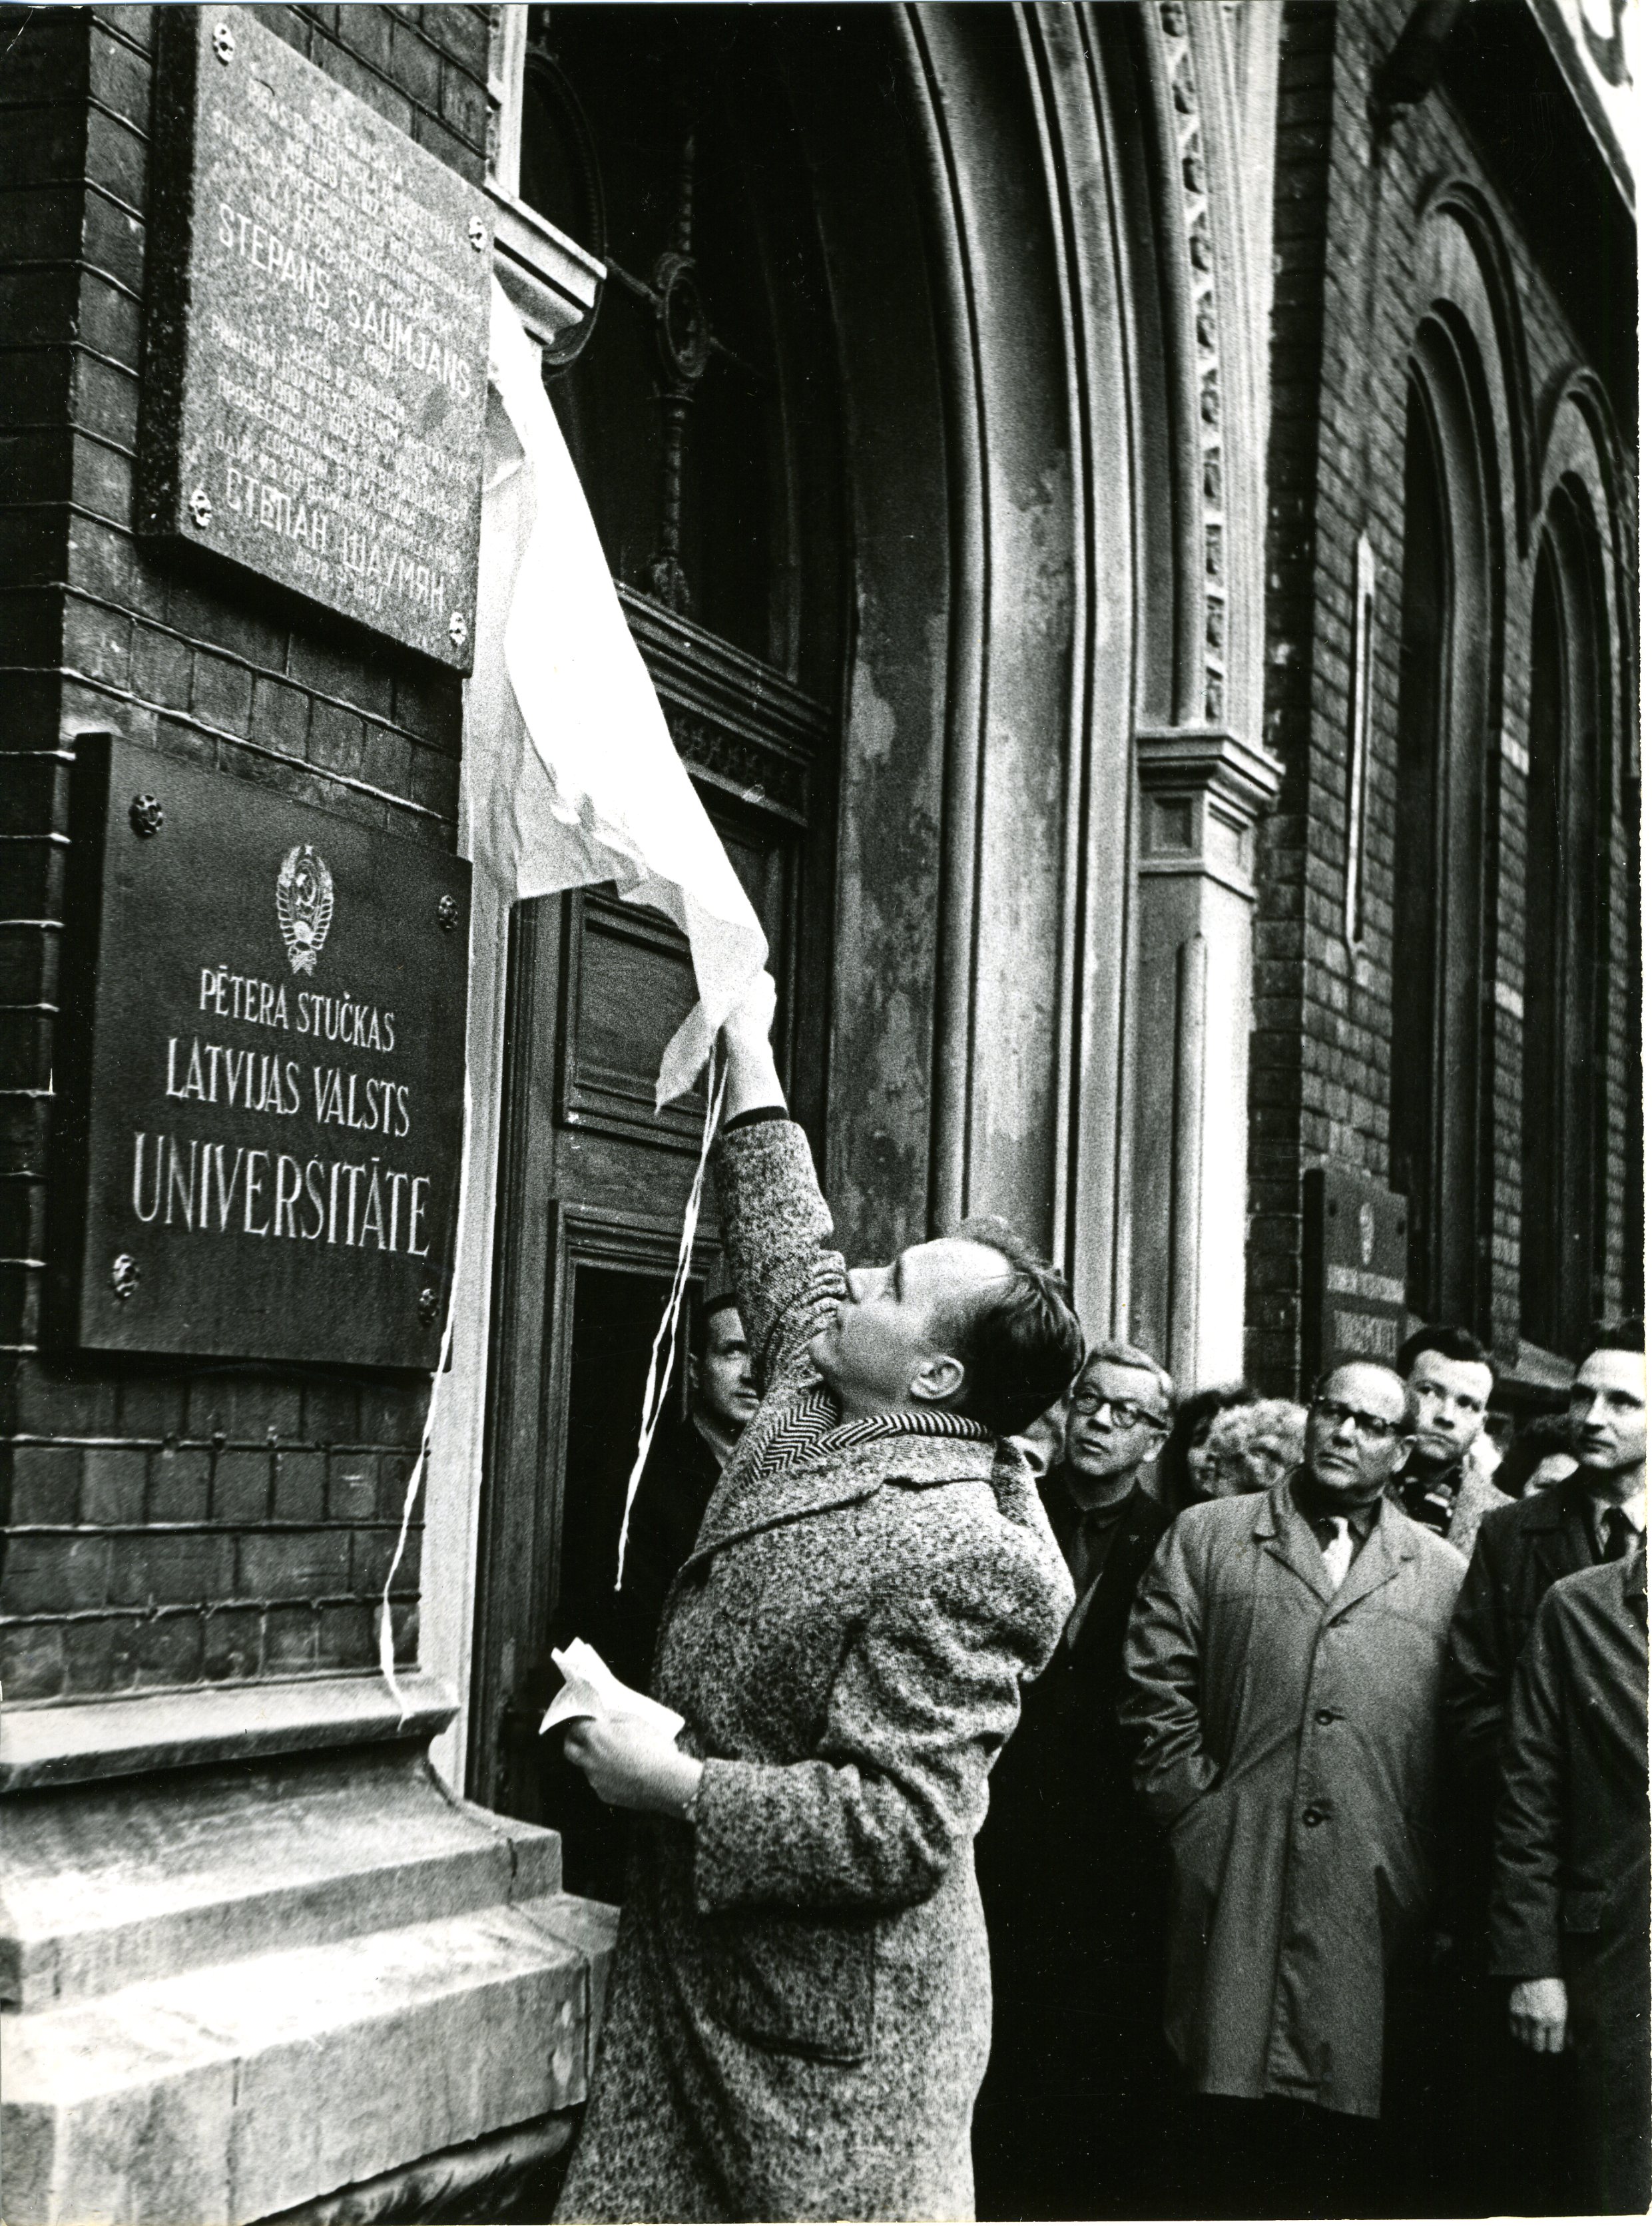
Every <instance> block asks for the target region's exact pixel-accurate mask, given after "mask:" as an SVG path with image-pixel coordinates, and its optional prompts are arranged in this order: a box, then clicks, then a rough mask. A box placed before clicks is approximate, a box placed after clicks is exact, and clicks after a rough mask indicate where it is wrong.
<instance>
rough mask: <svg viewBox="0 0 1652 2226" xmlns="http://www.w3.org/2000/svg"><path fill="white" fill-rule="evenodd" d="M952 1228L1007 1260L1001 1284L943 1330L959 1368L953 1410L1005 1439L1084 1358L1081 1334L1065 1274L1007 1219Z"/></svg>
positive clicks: (1063, 1385)
mask: <svg viewBox="0 0 1652 2226" xmlns="http://www.w3.org/2000/svg"><path fill="white" fill-rule="evenodd" d="M951 1233H952V1235H953V1236H954V1237H960V1238H962V1239H963V1241H964V1242H965V1243H969V1244H985V1245H987V1246H988V1247H989V1248H990V1250H993V1251H994V1252H997V1253H1001V1255H1002V1256H1003V1257H1004V1259H1005V1260H1006V1261H1007V1262H1008V1263H1009V1269H1010V1274H1009V1278H1008V1282H1007V1284H1006V1285H999V1284H994V1286H993V1287H992V1288H991V1290H990V1291H989V1292H988V1294H987V1295H986V1296H985V1297H983V1298H982V1299H981V1300H980V1301H978V1302H977V1303H976V1304H975V1305H974V1306H972V1307H970V1308H969V1312H968V1313H961V1314H960V1315H959V1316H958V1317H957V1318H956V1319H955V1320H954V1321H953V1322H952V1324H951V1325H950V1332H949V1334H950V1339H951V1342H952V1346H953V1353H954V1358H956V1359H958V1360H961V1361H962V1362H963V1368H964V1380H963V1390H962V1391H961V1392H960V1393H959V1395H958V1397H957V1400H956V1409H957V1411H958V1413H959V1414H961V1415H967V1416H968V1417H969V1420H970V1421H973V1422H979V1423H981V1424H982V1427H983V1428H986V1429H988V1430H990V1431H992V1433H993V1434H994V1436H995V1437H1001V1438H1007V1437H1011V1436H1013V1434H1014V1433H1015V1432H1016V1431H1017V1430H1024V1429H1025V1428H1026V1426H1027V1424H1028V1423H1029V1422H1031V1421H1035V1420H1036V1419H1037V1417H1038V1416H1039V1415H1041V1414H1043V1412H1044V1410H1045V1408H1046V1407H1049V1406H1052V1405H1053V1404H1054V1402H1055V1401H1056V1400H1058V1399H1059V1398H1060V1397H1061V1396H1062V1394H1063V1393H1064V1391H1065V1390H1066V1389H1067V1387H1068V1385H1069V1384H1070V1383H1071V1382H1072V1380H1073V1377H1074V1376H1075V1375H1076V1374H1077V1370H1078V1364H1079V1362H1080V1361H1081V1360H1082V1359H1083V1356H1084V1332H1083V1330H1082V1329H1081V1328H1080V1327H1079V1326H1078V1317H1077V1314H1076V1313H1074V1312H1073V1309H1072V1299H1071V1294H1069V1292H1068V1289H1067V1281H1066V1278H1065V1276H1064V1275H1062V1274H1060V1272H1059V1271H1058V1269H1055V1268H1052V1266H1051V1264H1050V1262H1048V1261H1047V1260H1046V1259H1045V1257H1044V1255H1043V1254H1042V1253H1041V1252H1039V1250H1037V1249H1036V1248H1035V1247H1034V1246H1032V1245H1031V1244H1029V1243H1027V1241H1026V1238H1025V1237H1022V1236H1020V1235H1019V1234H1018V1233H1017V1232H1016V1231H1014V1230H1013V1229H1012V1228H1011V1227H1010V1225H1009V1224H1008V1222H1007V1221H1001V1220H999V1218H997V1216H996V1215H995V1214H986V1215H982V1216H980V1217H978V1218H975V1219H974V1220H970V1221H965V1222H962V1223H960V1224H959V1225H958V1227H957V1228H956V1229H955V1230H954V1231H952V1232H951Z"/></svg>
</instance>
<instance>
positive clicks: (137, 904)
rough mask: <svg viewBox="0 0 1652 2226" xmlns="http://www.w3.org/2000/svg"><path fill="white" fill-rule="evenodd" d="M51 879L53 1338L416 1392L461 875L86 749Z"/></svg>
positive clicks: (443, 860) (429, 1317)
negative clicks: (404, 1386)
mask: <svg viewBox="0 0 1652 2226" xmlns="http://www.w3.org/2000/svg"><path fill="white" fill-rule="evenodd" d="M73 855H74V857H75V861H76V866H77V872H76V879H75V883H74V887H73V892H72V901H71V913H70V919H69V921H68V924H67V925H68V952H67V959H68V966H67V990H68V996H67V1005H68V1010H69V1012H70V1014H72V1017H73V1027H72V1029H71V1030H69V1031H66V1033H68V1034H70V1035H71V1036H72V1039H73V1046H74V1051H75V1053H76V1057H75V1062H74V1065H73V1067H72V1069H71V1071H70V1072H69V1073H68V1074H67V1076H66V1077H65V1078H64V1089H63V1097H64V1105H63V1116H64V1127H65V1130H66V1142H65V1149H66V1151H67V1154H68V1155H69V1157H70V1160H71V1161H72V1166H71V1168H70V1170H69V1173H70V1175H71V1178H72V1180H71V1183H70V1195H71V1196H72V1197H73V1201H74V1205H73V1212H72V1213H71V1214H70V1216H69V1217H68V1218H67V1223H66V1225H65V1227H64V1228H63V1230H62V1231H60V1243H59V1244H58V1245H56V1246H54V1294H55V1298H56V1301H57V1308H58V1319H59V1326H60V1330H61V1331H62V1332H63V1333H64V1335H65V1336H66V1337H67V1338H68V1339H70V1340H71V1341H73V1343H75V1344H77V1345H86V1346H94V1347H105V1348H109V1347H112V1348H116V1349H126V1350H131V1351H147V1352H189V1353H202V1354H206V1353H215V1354H220V1355H224V1356H226V1357H254V1356H256V1357H258V1358H270V1359H282V1360H295V1359H303V1360H326V1361H352V1362H358V1363H368V1364H374V1365H378V1366H391V1367H395V1366H403V1367H415V1368H431V1367H434V1366H435V1364H436V1361H437V1358H438V1357H439V1352H440V1346H441V1333H442V1316H443V1313H444V1311H445V1304H446V1291H447V1284H448V1276H449V1274H450V1272H451V1267H452V1245H453V1226H454V1211H455V1206H456V1195H455V1193H456V1189H457V1175H458V1164H459V1154H460V1151H461V1129H462V1117H463V1116H462V1105H463V1087H464V1030H465V992H466V968H467V933H466V924H467V916H468V905H469V874H470V869H469V868H468V866H467V865H466V864H465V863H464V862H463V861H462V860H460V859H456V858H453V857H450V856H448V855H446V854H445V853H443V852H442V851H439V850H434V849H427V848H425V847H423V845H420V844H416V843H405V842H402V841H399V840H397V839H396V838H394V837H392V836H385V835H382V834H379V833H377V832H375V831H374V830H371V829H367V828H363V827H359V826H357V825H356V824H354V823H353V822H352V821H349V820H346V819H341V818H339V817H334V815H333V814H332V813H330V812H327V811H319V810H317V809H315V807H314V806H312V805H301V804H297V803H294V802H289V800H288V799H286V798H283V797H282V796H280V795H277V794H275V793H272V792H270V791H267V790H261V789H256V788H253V787H251V785H248V784H246V783H245V782H243V781H238V780H235V779H232V778H231V777H229V776H227V775H224V774H214V773H198V772H195V771H194V770H192V769H190V768H187V767H185V766H179V765H176V764H175V763H174V762H172V761H171V760H168V759H164V758H160V757H157V756H156V755H155V754H153V753H152V752H149V751H146V750H143V749H140V748H137V747H134V746H133V745H131V744H130V743H125V742H122V741H116V740H114V739H113V738H111V737H109V736H91V737H85V738H83V739H82V741H81V743H80V745H79V752H78V756H77V765H76V797H75V840H74V854H73Z"/></svg>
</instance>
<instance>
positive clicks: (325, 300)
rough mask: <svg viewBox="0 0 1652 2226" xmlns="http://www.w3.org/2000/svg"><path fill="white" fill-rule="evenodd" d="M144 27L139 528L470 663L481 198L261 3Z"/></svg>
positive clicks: (484, 212) (479, 420) (477, 497)
mask: <svg viewBox="0 0 1652 2226" xmlns="http://www.w3.org/2000/svg"><path fill="white" fill-rule="evenodd" d="M160 20H161V41H162V46H161V70H160V75H159V79H158V83H157V91H156V132H155V138H154V146H155V164H156V187H155V210H154V217H153V223H152V245H151V247H150V260H149V272H150V277H149V294H148V302H147V312H146V314H147V332H148V340H147V349H146V353H145V358H144V366H143V424H142V434H141V440H140V461H141V479H140V485H141V503H140V516H141V520H142V525H143V531H145V532H147V533H150V534H158V535H162V536H167V537H172V538H174V539H177V540H181V541H183V542H186V543H187V544H190V545H192V546H194V547H195V548H198V549H205V550H213V552H215V553H216V554H217V555H219V556H226V557H229V558H232V559H233V561H234V562H235V563H238V564H242V565H245V566H246V567H247V568H248V569H250V570H251V571H253V572H257V573H259V574H261V575H262V576H264V577H265V578H267V579H270V580H276V581H279V582H281V583H282V584H283V586H285V587H288V588H295V589H297V590H298V592H299V593H300V594H302V595H308V596H310V597H312V598H313V599H314V600H315V601H316V602H318V603H324V604H325V605H326V606H327V607H328V608H329V609H330V610H334V611H340V612H342V613H344V614H346V616H347V617H350V618H353V619H355V620H359V621H360V623H361V624H362V625H364V626H372V627H373V628H375V629H376V630H377V631H378V633H384V634H388V635H390V636H391V639H393V640H396V641H398V642H403V643H405V644H406V645H407V646H409V647H410V648H413V649H417V650H423V652H425V654H426V655H427V656H429V657H434V658H440V660H441V661H442V664H444V665H451V666H454V667H455V668H456V669H457V670H458V671H461V672H468V671H470V668H471V646H472V636H473V631H474V619H475V580H476V549H477V537H478V532H479V530H480V517H481V476H482V425H483V413H484V410H485V408H486V399H487V328H488V300H489V294H488V288H489V278H490V273H491V271H492V260H493V258H492V245H493V242H492V222H491V219H490V215H489V208H488V203H487V201H486V197H485V196H484V195H483V194H480V192H478V191H477V190H476V188H474V187H472V186H469V185H467V183H466V182H465V181H464V180H463V179H462V178H461V177H459V176H457V175H455V174H454V172H453V171H452V170H450V169H448V167H447V165H446V164H445V163H443V162H438V161H437V160H436V158H435V156H434V155H429V154H427V153H426V152H425V151H424V149H423V148H420V147H416V146H415V145H414V144H413V143H412V141H411V140H410V138H409V137H407V134H406V133H405V132H403V131H399V130H397V129H396V127H395V126H394V125H393V124H388V123H386V122H385V121H384V118H382V117H380V116H377V115H375V114H374V112H373V111H372V109H371V108H369V107H368V106H367V105H365V102H363V101H361V100H359V99H357V98H356V96H355V95H354V94H353V93H352V92H346V90H345V88H344V87H343V86H340V85H336V84H334V81H333V79H331V78H329V77H327V75H326V74H325V73H323V72H322V71H321V70H319V69H317V68H316V67H315V66H314V64H312V63H310V62H307V61H306V60H304V58H303V56H302V54H295V52H294V51H293V49H292V48H290V47H289V46H287V45H286V44H285V43H284V42H283V41H282V40H281V39H279V38H277V37H276V35H275V34H274V32H272V31H269V30H266V29H264V25H263V24H262V23H260V22H257V19H256V17H255V16H253V14H252V11H251V9H248V8H239V7H229V8H168V9H164V10H162V11H161V19H160Z"/></svg>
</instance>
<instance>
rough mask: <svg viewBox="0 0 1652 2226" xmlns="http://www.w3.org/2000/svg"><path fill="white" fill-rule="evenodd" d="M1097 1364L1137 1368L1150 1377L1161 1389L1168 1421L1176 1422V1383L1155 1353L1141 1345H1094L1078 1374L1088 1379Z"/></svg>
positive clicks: (1118, 1341) (1111, 1342)
mask: <svg viewBox="0 0 1652 2226" xmlns="http://www.w3.org/2000/svg"><path fill="white" fill-rule="evenodd" d="M1098 1360H1100V1361H1104V1362H1106V1364H1107V1365H1108V1366H1109V1368H1134V1369H1135V1370H1136V1371H1138V1372H1139V1373H1140V1374H1141V1375H1143V1376H1151V1377H1152V1378H1153V1382H1154V1383H1156V1384H1157V1385H1158V1386H1159V1396H1160V1400H1161V1401H1162V1402H1164V1409H1165V1415H1164V1419H1165V1421H1166V1422H1170V1421H1174V1419H1175V1415H1176V1384H1175V1380H1174V1378H1173V1377H1172V1375H1171V1373H1170V1371H1169V1370H1168V1369H1167V1368H1162V1367H1160V1364H1159V1363H1158V1362H1157V1361H1156V1360H1155V1359H1154V1358H1153V1355H1152V1353H1150V1352H1146V1351H1143V1350H1142V1348H1141V1345H1126V1344H1125V1343H1124V1342H1123V1341H1122V1339H1118V1338H1107V1339H1103V1340H1102V1343H1101V1344H1100V1345H1091V1347H1090V1351H1088V1352H1087V1353H1086V1354H1085V1355H1084V1364H1083V1367H1082V1368H1081V1369H1080V1370H1079V1371H1078V1373H1079V1374H1080V1376H1087V1375H1088V1374H1089V1373H1090V1370H1091V1369H1092V1368H1093V1367H1094V1366H1095V1364H1096V1362H1097V1361H1098Z"/></svg>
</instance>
